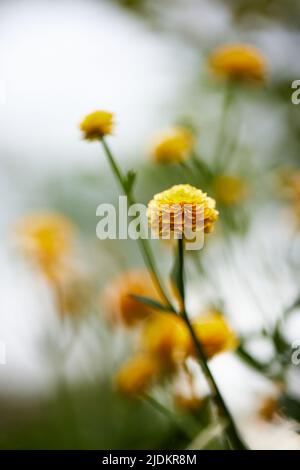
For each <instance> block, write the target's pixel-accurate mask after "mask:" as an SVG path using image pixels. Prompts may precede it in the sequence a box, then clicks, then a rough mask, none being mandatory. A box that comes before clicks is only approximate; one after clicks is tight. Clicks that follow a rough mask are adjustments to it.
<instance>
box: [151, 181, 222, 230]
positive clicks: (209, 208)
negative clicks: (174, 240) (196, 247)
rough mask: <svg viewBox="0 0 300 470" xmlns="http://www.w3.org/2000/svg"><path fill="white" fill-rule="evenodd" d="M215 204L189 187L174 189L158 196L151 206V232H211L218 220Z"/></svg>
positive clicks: (182, 186) (199, 191)
mask: <svg viewBox="0 0 300 470" xmlns="http://www.w3.org/2000/svg"><path fill="white" fill-rule="evenodd" d="M215 206H216V203H215V200H214V199H212V198H210V197H208V196H207V194H206V193H204V192H203V191H201V189H197V188H195V187H193V186H191V185H189V184H179V185H176V186H173V187H172V188H170V189H167V190H166V191H163V192H162V193H159V194H156V195H155V196H154V198H153V199H152V200H151V201H150V202H149V204H148V219H149V224H150V226H151V228H152V229H153V230H154V231H156V232H158V233H159V234H160V235H166V234H167V235H168V234H170V235H172V234H181V233H182V234H184V233H185V230H187V229H188V230H192V231H193V232H196V231H199V230H201V229H203V230H204V232H205V233H208V232H211V231H212V230H213V228H214V223H215V222H216V220H217V218H218V215H219V213H218V211H217V210H216V209H215Z"/></svg>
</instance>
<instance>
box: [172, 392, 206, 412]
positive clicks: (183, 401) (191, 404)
mask: <svg viewBox="0 0 300 470" xmlns="http://www.w3.org/2000/svg"><path fill="white" fill-rule="evenodd" d="M174 402H175V405H176V406H177V407H178V408H180V409H181V410H184V411H190V412H194V411H197V410H199V408H200V407H201V405H202V403H203V399H202V398H201V397H199V396H197V395H195V394H194V393H191V394H187V393H183V392H176V393H175V394H174Z"/></svg>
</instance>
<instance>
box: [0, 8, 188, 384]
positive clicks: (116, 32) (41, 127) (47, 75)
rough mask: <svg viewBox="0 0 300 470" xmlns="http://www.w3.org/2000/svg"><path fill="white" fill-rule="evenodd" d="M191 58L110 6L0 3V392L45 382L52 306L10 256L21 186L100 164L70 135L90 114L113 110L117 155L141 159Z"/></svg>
mask: <svg viewBox="0 0 300 470" xmlns="http://www.w3.org/2000/svg"><path fill="white" fill-rule="evenodd" d="M175 51H176V54H175V53H174V52H175ZM191 60H192V58H191V56H190V55H189V54H188V53H187V51H186V50H185V49H180V48H179V45H178V44H174V43H172V42H171V41H162V40H161V38H160V37H159V35H158V34H157V33H155V32H151V31H150V30H147V28H145V27H143V24H142V23H140V22H139V21H138V20H137V19H134V18H133V17H131V16H130V15H126V14H125V13H123V12H122V10H120V9H119V8H117V7H114V6H113V5H110V4H109V2H94V1H90V0H60V1H55V2H54V1H45V0H38V1H37V0H35V1H33V0H10V1H7V2H0V186H1V193H2V198H1V203H0V204H1V221H0V233H1V238H2V244H1V246H0V259H1V262H0V296H1V304H0V319H1V320H0V321H1V329H0V340H1V339H2V340H4V341H5V342H6V345H7V351H6V356H7V365H6V366H0V387H1V388H3V387H4V388H8V389H10V388H11V387H13V388H15V387H16V385H17V384H18V383H22V387H24V386H26V387H29V388H30V389H34V388H35V387H36V386H37V384H38V383H41V381H42V382H43V380H44V378H43V374H41V371H42V369H43V367H42V364H41V363H40V361H39V359H38V353H37V343H38V341H39V335H40V328H41V325H44V326H45V325H46V324H47V321H48V319H47V316H48V315H49V312H50V315H51V303H50V304H49V305H48V303H47V292H46V291H45V286H44V287H43V285H42V284H40V282H39V280H36V279H35V277H32V276H31V274H30V273H28V271H27V270H26V269H24V266H23V265H22V263H21V264H19V262H18V261H16V259H14V258H12V256H11V254H10V251H9V249H8V245H9V233H8V230H9V227H10V225H11V223H13V221H14V220H15V218H16V214H18V213H19V212H22V211H23V210H24V209H23V206H24V202H23V200H24V198H25V200H26V197H27V195H26V193H25V192H26V188H28V191H29V192H30V190H31V188H30V186H31V185H32V184H33V185H34V182H35V181H36V180H38V178H39V177H45V175H46V174H47V173H48V172H50V173H52V172H54V171H57V172H58V173H59V172H60V171H65V170H66V169H68V168H70V170H71V171H73V170H74V168H76V167H77V168H87V167H89V166H92V167H93V166H94V164H95V161H96V160H97V167H98V164H99V165H101V159H100V158H99V148H98V146H97V145H88V144H87V143H86V142H82V141H81V136H80V132H79V129H78V123H79V121H80V120H81V118H82V116H84V115H85V114H86V113H88V112H90V111H92V110H94V109H95V108H96V109H97V108H104V109H110V110H112V111H114V112H115V113H116V119H117V128H116V137H117V138H116V139H114V148H115V149H116V150H117V151H118V149H119V150H122V152H121V151H119V152H118V157H119V158H125V157H128V156H130V152H132V149H135V152H136V153H138V149H139V148H140V149H141V150H142V149H143V155H144V147H145V143H146V142H147V141H148V138H149V133H151V131H153V130H154V129H156V128H158V127H161V126H162V125H166V124H167V123H168V122H169V119H170V116H171V114H172V103H173V102H174V101H175V100H174V95H175V93H178V90H180V88H181V86H182V85H183V84H184V83H185V82H186V80H188V78H189V74H188V70H189V67H190V66H191V65H192V64H191ZM183 61H184V62H183ZM183 63H184V66H183ZM15 174H16V175H17V177H18V178H21V179H22V183H21V185H20V187H16V185H15V180H14V177H15ZM12 175H13V177H12ZM24 180H25V182H24ZM26 180H27V183H26ZM12 181H13V183H14V185H13V184H12ZM37 197H38V195H37ZM37 205H38V201H37ZM25 207H26V203H25ZM43 312H44V313H43ZM50 321H51V320H50Z"/></svg>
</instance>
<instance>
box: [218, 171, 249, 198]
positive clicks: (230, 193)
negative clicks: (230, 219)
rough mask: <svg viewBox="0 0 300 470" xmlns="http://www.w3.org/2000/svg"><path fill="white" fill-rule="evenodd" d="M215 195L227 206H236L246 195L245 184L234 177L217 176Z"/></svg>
mask: <svg viewBox="0 0 300 470" xmlns="http://www.w3.org/2000/svg"><path fill="white" fill-rule="evenodd" d="M214 195H215V197H216V200H217V201H218V202H221V203H223V204H226V205H231V204H235V203H237V202H239V201H240V200H241V199H243V197H244V195H245V182H244V180H242V179H241V178H239V177H238V176H234V175H220V176H217V177H216V179H215V181H214Z"/></svg>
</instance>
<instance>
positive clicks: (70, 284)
mask: <svg viewBox="0 0 300 470" xmlns="http://www.w3.org/2000/svg"><path fill="white" fill-rule="evenodd" d="M52 281H53V282H52V286H53V288H54V291H55V294H56V299H57V308H58V312H59V314H60V315H61V316H62V317H63V316H74V317H75V316H78V315H81V314H84V313H86V312H87V311H88V309H89V306H90V305H91V298H92V289H91V283H90V282H89V280H88V278H87V277H86V276H84V275H82V273H79V272H77V271H75V270H73V269H70V267H68V266H61V267H60V268H59V269H57V272H56V274H55V275H54V277H53V279H52Z"/></svg>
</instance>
